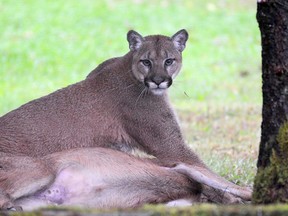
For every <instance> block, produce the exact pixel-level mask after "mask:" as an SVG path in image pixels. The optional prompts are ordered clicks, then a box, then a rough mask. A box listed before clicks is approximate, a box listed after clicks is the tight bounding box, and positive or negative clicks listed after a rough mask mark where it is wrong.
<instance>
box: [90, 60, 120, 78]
mask: <svg viewBox="0 0 288 216" xmlns="http://www.w3.org/2000/svg"><path fill="white" fill-rule="evenodd" d="M119 59H121V57H115V58H111V59H108V60H106V61H104V62H102V63H101V64H99V65H98V66H97V67H96V68H95V69H94V70H92V71H91V72H90V73H89V74H88V75H87V77H86V79H94V78H95V77H96V76H97V75H99V74H101V73H102V72H103V71H104V69H107V68H110V67H112V65H113V64H114V63H115V62H117V60H119Z"/></svg>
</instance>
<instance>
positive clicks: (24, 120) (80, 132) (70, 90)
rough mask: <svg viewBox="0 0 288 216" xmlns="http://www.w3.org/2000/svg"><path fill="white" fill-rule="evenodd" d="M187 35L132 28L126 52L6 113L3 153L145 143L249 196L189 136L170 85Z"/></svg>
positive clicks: (164, 161)
mask: <svg viewBox="0 0 288 216" xmlns="http://www.w3.org/2000/svg"><path fill="white" fill-rule="evenodd" d="M187 39H188V33H187V31H186V30H184V29H183V30H180V31H178V32H177V33H176V34H174V35H173V36H172V37H167V36H162V35H152V36H146V37H142V36H141V35H140V34H139V33H137V32H136V31H133V30H131V31H129V32H128V34H127V40H128V42H129V48H130V51H129V52H128V53H127V54H126V55H124V56H122V57H117V58H112V59H109V60H107V61H105V62H104V63H102V64H100V65H99V66H98V67H97V68H96V69H94V70H93V71H92V72H91V73H90V74H89V75H88V76H87V78H86V79H85V80H83V81H80V82H78V83H76V84H73V85H70V86H68V87H66V88H63V89H60V90H58V91H56V92H54V93H52V94H49V95H47V96H44V97H41V98H39V99H36V100H33V101H31V102H29V103H27V104H24V105H23V106H21V107H19V108H18V109H15V110H13V111H11V112H9V113H7V114H6V115H4V116H2V117H1V118H0V152H1V155H2V156H3V157H4V156H5V157H8V156H9V158H10V159H11V160H13V159H12V158H13V157H15V159H16V158H17V157H29V158H42V157H46V156H49V155H51V154H53V153H55V152H62V155H63V157H64V158H65V151H67V150H69V149H75V148H91V147H101V148H110V149H114V150H118V151H122V152H126V153H130V152H131V151H133V150H135V149H138V150H141V151H143V152H145V153H147V154H149V155H152V156H154V157H155V158H154V159H151V163H153V164H154V165H155V166H165V167H167V169H168V168H169V167H170V168H173V167H174V168H173V169H177V172H178V175H179V173H182V175H186V176H187V175H189V179H190V180H191V179H192V180H193V181H194V182H198V183H200V184H202V185H204V186H208V187H210V188H214V189H216V190H215V191H216V192H215V193H218V192H219V191H224V192H225V193H228V194H230V195H231V196H230V197H232V198H231V202H234V200H235V199H234V198H237V197H239V198H241V199H242V200H250V198H251V190H250V189H249V188H246V187H240V186H237V185H235V184H233V183H231V182H229V181H227V180H225V179H224V178H222V177H220V176H218V175H217V174H216V173H214V172H213V171H211V170H210V169H209V168H208V167H207V166H206V165H205V164H204V163H203V162H202V160H201V159H200V158H199V157H198V156H197V154H195V153H194V152H193V151H192V150H191V149H190V148H189V147H188V146H187V145H186V144H185V142H184V139H183V135H182V133H181V130H180V127H179V123H178V120H177V117H176V115H175V112H174V110H173V109H172V107H171V105H170V103H169V100H168V95H167V90H168V88H169V87H170V86H171V85H172V83H173V80H174V78H175V77H176V76H177V75H178V73H179V71H180V69H181V65H182V51H183V50H184V49H185V45H186V41H187ZM81 152H82V154H81V155H78V156H79V157H81V158H82V159H83V160H89V159H88V157H89V155H90V154H88V152H89V151H81ZM60 156H61V155H60ZM60 156H59V160H61V157H60ZM90 156H91V155H90ZM95 157H98V156H97V155H96V156H95ZM111 157H116V158H115V160H116V161H117V157H120V155H119V154H118V153H113V154H111ZM82 159H81V160H82ZM92 159H93V157H92V158H91V160H92ZM16 161H17V160H16ZM20 161H21V160H20ZM92 161H93V160H92ZM108 164H109V161H107V165H108ZM129 164H130V162H129V160H127V166H129ZM0 166H2V167H5V164H3V165H2V164H0ZM95 166H96V165H95ZM115 166H117V163H115ZM114 169H116V168H114ZM134 169H135V170H133V172H135V173H136V174H137V173H138V172H140V171H139V170H138V169H137V167H134ZM34 172H38V171H37V169H36V168H35V169H34V170H31V171H29V172H26V173H25V174H22V175H21V178H23V179H22V180H23V181H25V179H26V178H24V177H27V181H30V180H29V176H30V175H33V173H34ZM105 172H107V173H108V174H109V173H110V172H111V175H112V172H113V169H112V168H111V166H107V169H106V170H105ZM44 173H45V172H44ZM156 174H157V171H155V175H156ZM47 175H48V174H47ZM113 175H114V174H113ZM160 175H161V173H160V172H159V176H160ZM23 176H24V177H23ZM1 177H2V175H1ZM142 177H143V179H145V178H149V176H148V175H147V176H146V177H144V176H142ZM127 178H128V179H129V178H133V177H132V176H131V175H129V177H127ZM127 181H128V180H127ZM28 183H29V182H26V183H25V184H28ZM25 184H24V183H23V184H22V185H25ZM12 185H14V184H13V183H11V184H6V185H4V186H3V185H1V183H0V186H1V187H0V188H1V190H2V193H4V194H5V193H6V192H5V191H11V190H16V189H17V185H14V186H13V187H12ZM9 187H12V188H9ZM18 187H19V186H18ZM145 187H146V186H143V188H142V191H145ZM205 188H207V187H203V193H204V194H205V190H206V189H205ZM23 190H24V189H23ZM147 190H148V189H147ZM179 193H181V192H179ZM227 202H229V201H227ZM0 204H1V203H0Z"/></svg>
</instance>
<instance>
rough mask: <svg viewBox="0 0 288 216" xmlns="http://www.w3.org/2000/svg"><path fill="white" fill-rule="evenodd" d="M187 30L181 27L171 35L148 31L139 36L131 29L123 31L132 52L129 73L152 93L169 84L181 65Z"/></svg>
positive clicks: (158, 93) (156, 92) (161, 91)
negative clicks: (154, 33)
mask: <svg viewBox="0 0 288 216" xmlns="http://www.w3.org/2000/svg"><path fill="white" fill-rule="evenodd" d="M187 39H188V33H187V31H186V30H184V29H182V30H180V31H178V32H177V33H176V34H174V35H173V36H172V37H166V36H162V35H151V36H147V37H142V36H141V35H140V34H139V33H137V32H135V31H133V30H131V31H129V32H128V34H127V40H128V42H129V48H130V50H131V52H132V55H133V60H132V61H133V62H132V73H133V75H134V76H135V78H136V79H137V80H138V81H139V82H141V83H143V84H144V85H145V86H146V87H147V88H148V89H149V91H151V92H152V93H153V94H156V95H161V94H162V93H163V92H164V91H165V90H166V89H168V88H169V87H170V86H171V85H172V81H173V79H174V78H175V77H176V76H177V74H178V73H179V71H180V69H181V65H182V55H181V53H182V51H183V50H184V48H185V44H186V41H187Z"/></svg>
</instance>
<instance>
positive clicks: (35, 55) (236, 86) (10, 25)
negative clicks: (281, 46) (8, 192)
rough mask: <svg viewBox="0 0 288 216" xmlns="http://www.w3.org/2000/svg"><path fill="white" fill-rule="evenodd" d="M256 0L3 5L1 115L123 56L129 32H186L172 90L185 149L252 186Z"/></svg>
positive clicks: (6, 1) (25, 0) (14, 1)
mask: <svg viewBox="0 0 288 216" xmlns="http://www.w3.org/2000/svg"><path fill="white" fill-rule="evenodd" d="M255 13H256V1H255V0H209V1H208V0H202V1H196V0H177V1H176V0H170V1H169V0H161V1H152V0H130V1H128V0H120V1H118V0H107V1H92V0H81V1H79V0H69V1H66V0H57V1H45V0H2V1H0V20H1V22H0V41H1V43H0V63H1V67H0V104H1V106H0V115H3V114H5V113H6V112H8V111H10V110H12V109H14V108H17V107H18V106H20V105H21V104H23V103H25V102H28V101H30V100H32V99H35V98H38V97H40V96H43V95H46V94H48V93H50V92H52V91H55V90H56V89H59V88H61V87H64V86H67V85H69V84H72V83H75V82H77V81H80V80H82V79H84V78H85V76H86V75H87V74H88V73H89V72H90V71H91V70H92V69H93V68H95V67H96V66H97V64H99V63H101V62H102V61H104V60H106V59H108V58H111V57H115V56H121V55H124V54H125V53H126V52H128V45H127V41H126V33H127V31H128V30H130V29H134V30H136V31H138V32H140V33H142V34H143V35H148V34H164V35H173V34H174V33H175V32H176V31H178V30H180V29H182V28H185V29H187V31H188V32H189V34H190V38H189V41H188V43H187V48H186V50H185V51H184V53H183V58H184V60H183V69H182V72H181V74H180V75H179V77H178V78H177V79H176V81H175V83H174V84H173V86H172V87H171V89H170V95H171V100H172V102H173V104H174V106H175V107H176V108H177V110H178V113H179V115H180V119H181V122H182V128H183V130H184V132H185V136H186V138H187V142H188V143H190V144H191V147H192V148H193V149H195V150H196V151H197V152H199V154H200V155H201V156H202V157H203V159H204V160H205V161H206V162H207V163H208V164H209V165H210V166H211V168H212V169H214V170H215V171H216V172H219V173H220V174H221V175H223V176H225V177H227V178H229V179H230V180H232V181H234V182H237V183H239V184H245V185H252V183H253V175H254V173H255V170H256V169H255V163H256V159H257V151H258V144H259V137H260V120H261V119H260V114H261V69H260V66H261V64H260V52H261V48H260V36H259V34H260V33H259V30H258V25H257V23H256V18H255Z"/></svg>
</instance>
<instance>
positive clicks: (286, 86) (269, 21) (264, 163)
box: [253, 0, 288, 203]
mask: <svg viewBox="0 0 288 216" xmlns="http://www.w3.org/2000/svg"><path fill="white" fill-rule="evenodd" d="M257 21H258V23H259V28H260V31H261V39H262V81H263V86H262V92H263V108H262V125H261V129H262V131H261V142H260V149H259V157H258V163H257V166H258V172H257V176H256V178H255V184H254V194H253V199H254V202H255V203H270V202H278V201H280V202H286V200H288V192H286V193H284V192H283V191H286V190H288V174H287V176H282V174H284V173H283V172H285V170H286V169H288V163H287V164H285V163H286V159H285V157H284V155H288V152H287V153H286V152H283V151H284V150H285V149H286V148H285V147H284V145H285V143H286V142H285V139H286V137H285V136H286V132H287V130H288V127H287V125H286V124H285V122H287V119H288V1H287V0H258V5H257ZM285 125H286V126H285ZM280 128H283V130H282V134H279V129H280ZM280 136H282V137H283V136H284V141H282V143H280V141H279V140H280V138H279V137H280ZM287 141H288V136H287ZM287 145H288V144H287ZM286 165H287V166H286ZM279 166H282V167H279ZM286 167H287V168H286ZM280 170H281V172H282V173H281V174H279V172H280ZM285 175H286V174H285ZM265 178H266V180H267V178H268V179H269V180H267V181H268V182H267V181H266V180H265ZM283 178H284V179H283ZM285 189H286V190H285ZM283 196H284V197H285V196H286V197H285V198H284V197H283ZM281 197H282V198H281Z"/></svg>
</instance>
